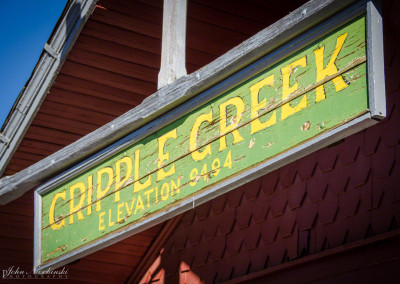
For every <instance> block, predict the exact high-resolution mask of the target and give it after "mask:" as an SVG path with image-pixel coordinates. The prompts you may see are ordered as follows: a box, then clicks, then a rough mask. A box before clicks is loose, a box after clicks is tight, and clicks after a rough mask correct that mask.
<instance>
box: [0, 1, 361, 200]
mask: <svg viewBox="0 0 400 284" xmlns="http://www.w3.org/2000/svg"><path fill="white" fill-rule="evenodd" d="M353 2H354V1H353V0H336V1H335V0H325V1H319V0H314V1H310V2H308V3H306V4H305V5H303V6H301V7H300V8H298V9H296V10H295V11H294V12H292V13H291V14H289V15H288V16H286V17H284V18H282V19H281V20H279V21H278V22H276V23H275V24H273V25H271V26H270V27H268V28H266V29H264V30H263V31H261V32H259V33H258V34H256V35H255V36H253V37H251V38H250V39H248V40H246V41H245V42H243V43H242V44H240V45H239V46H237V47H235V48H234V49H232V50H231V51H229V52H228V53H226V54H224V55H223V56H221V57H220V58H218V59H217V60H215V61H213V62H211V63H210V64H209V65H207V66H205V67H203V68H202V69H200V70H198V71H196V72H195V73H192V74H190V75H188V76H185V77H182V78H181V79H180V80H177V81H176V82H174V83H172V84H170V85H167V86H165V87H164V88H162V89H160V90H159V91H157V92H156V93H155V94H153V95H152V96H151V97H149V98H148V99H146V100H145V101H144V102H143V103H142V104H141V105H140V106H138V107H136V108H134V109H132V110H131V111H129V112H127V113H125V114H124V115H122V116H120V117H119V118H117V119H115V120H114V121H112V122H111V123H108V124H106V125H104V126H103V127H101V128H99V129H98V130H96V131H94V132H92V133H91V134H89V135H87V136H85V137H83V138H81V139H79V140H78V141H76V142H75V143H73V144H71V145H69V146H67V147H65V148H64V149H62V150H61V151H59V152H57V153H55V154H53V155H51V156H49V157H47V158H46V159H43V160H42V161H40V162H38V163H36V164H35V165H33V166H31V167H29V168H27V169H25V170H23V171H21V172H19V173H17V174H15V175H13V176H8V177H4V178H2V179H1V180H0V204H5V203H7V202H10V201H11V200H14V199H15V198H17V197H19V196H21V195H22V194H23V193H24V192H26V191H27V190H29V189H31V188H33V187H35V186H37V185H39V184H40V183H41V182H43V181H45V180H46V179H48V178H49V177H51V176H53V175H54V174H55V173H57V172H60V171H61V170H62V169H64V168H66V167H70V166H71V165H73V164H75V163H77V162H79V161H82V160H83V159H84V158H86V157H88V156H90V155H92V154H94V153H96V152H97V151H99V150H100V149H102V148H103V147H104V146H106V145H110V144H111V143H113V142H115V141H117V140H118V139H120V138H121V137H124V136H125V135H127V134H129V133H130V132H132V131H134V130H135V129H138V128H139V127H141V126H143V125H144V124H146V123H148V122H150V121H151V120H153V119H154V118H156V117H158V116H160V115H161V114H163V113H166V112H167V111H169V110H171V109H172V108H174V107H175V106H177V105H179V104H181V103H182V102H184V101H187V100H188V99H190V98H191V97H193V96H195V95H196V94H198V93H200V92H201V91H203V90H205V89H207V88H209V87H210V86H211V85H213V84H214V83H215V82H217V81H220V80H222V79H224V78H226V77H227V76H229V75H231V74H233V73H234V72H236V71H238V70H239V69H241V68H242V67H243V66H245V65H246V64H248V63H249V62H252V61H254V60H256V59H257V58H259V57H261V56H262V55H264V54H266V53H267V52H269V51H271V50H273V49H275V48H276V47H277V46H278V45H281V44H283V42H286V41H289V40H290V39H292V38H294V37H295V36H297V35H299V34H300V33H302V32H303V31H305V30H306V29H307V28H309V27H310V25H313V24H315V23H316V22H320V21H323V20H324V19H326V18H328V17H329V16H331V15H333V14H334V13H335V12H337V11H339V10H340V9H342V8H344V7H346V6H347V5H349V4H350V3H353ZM158 52H159V51H158Z"/></svg>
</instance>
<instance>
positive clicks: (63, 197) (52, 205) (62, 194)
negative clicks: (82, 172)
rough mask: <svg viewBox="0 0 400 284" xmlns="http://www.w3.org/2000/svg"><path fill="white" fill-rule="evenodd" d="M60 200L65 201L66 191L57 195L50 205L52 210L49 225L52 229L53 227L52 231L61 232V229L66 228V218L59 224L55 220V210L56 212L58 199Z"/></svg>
mask: <svg viewBox="0 0 400 284" xmlns="http://www.w3.org/2000/svg"><path fill="white" fill-rule="evenodd" d="M59 198H61V199H64V200H65V191H63V192H59V193H56V194H55V195H54V196H53V199H52V200H51V205H50V210H49V224H50V225H51V226H50V227H51V229H52V230H59V229H61V228H62V227H64V226H65V219H64V218H62V220H61V221H60V222H59V223H58V224H57V223H56V221H55V220H54V210H55V207H56V203H57V199H59Z"/></svg>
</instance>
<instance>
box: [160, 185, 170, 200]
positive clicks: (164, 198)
mask: <svg viewBox="0 0 400 284" xmlns="http://www.w3.org/2000/svg"><path fill="white" fill-rule="evenodd" d="M165 190H166V192H165ZM168 195H169V185H168V183H164V184H163V185H162V187H161V199H162V200H167V199H168Z"/></svg>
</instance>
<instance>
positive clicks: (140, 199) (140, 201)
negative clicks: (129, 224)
mask: <svg viewBox="0 0 400 284" xmlns="http://www.w3.org/2000/svg"><path fill="white" fill-rule="evenodd" d="M138 209H142V210H144V205H143V200H142V197H141V196H140V194H138V198H137V202H136V208H135V212H134V213H133V214H136V212H137V210H138Z"/></svg>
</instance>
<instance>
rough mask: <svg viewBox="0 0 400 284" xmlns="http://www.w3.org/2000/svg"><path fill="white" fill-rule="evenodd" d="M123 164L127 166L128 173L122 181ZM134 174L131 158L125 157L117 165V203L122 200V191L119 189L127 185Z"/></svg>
mask: <svg viewBox="0 0 400 284" xmlns="http://www.w3.org/2000/svg"><path fill="white" fill-rule="evenodd" d="M121 164H125V166H126V173H125V177H124V178H123V179H122V180H121ZM131 174H132V159H131V157H128V156H127V157H123V158H122V159H121V160H119V161H117V162H116V163H115V180H116V184H115V202H117V201H119V200H120V191H119V189H120V188H122V187H123V186H124V185H125V183H126V182H127V181H128V179H129V178H130V176H131Z"/></svg>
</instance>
